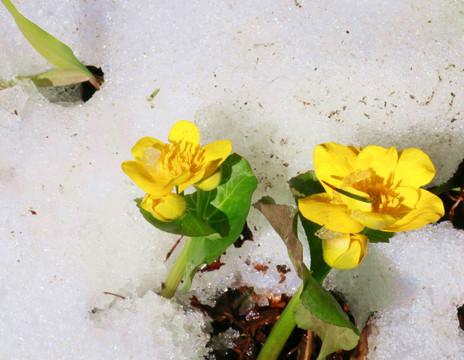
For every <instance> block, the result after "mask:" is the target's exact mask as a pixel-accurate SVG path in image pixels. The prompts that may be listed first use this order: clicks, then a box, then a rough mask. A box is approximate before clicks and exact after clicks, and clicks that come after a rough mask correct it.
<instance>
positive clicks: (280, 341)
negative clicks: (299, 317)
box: [257, 284, 303, 360]
mask: <svg viewBox="0 0 464 360" xmlns="http://www.w3.org/2000/svg"><path fill="white" fill-rule="evenodd" d="M302 291H303V284H301V286H300V287H299V288H298V290H297V291H296V293H295V294H294V295H293V297H292V299H291V300H290V302H289V303H288V304H287V306H286V307H285V309H284V311H283V312H282V314H281V315H280V317H279V320H277V322H276V323H275V325H274V327H273V328H272V330H271V333H270V334H269V336H268V338H267V340H266V342H265V343H264V346H263V347H262V349H261V351H260V352H259V355H258V359H257V360H275V359H277V357H278V356H279V355H280V352H281V351H282V349H283V348H284V346H285V344H286V343H287V340H288V338H289V336H290V334H291V333H292V331H293V329H294V328H295V326H296V322H295V319H294V318H293V308H294V307H295V306H296V305H297V304H299V303H300V295H301V292H302Z"/></svg>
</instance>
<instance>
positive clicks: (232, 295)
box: [190, 286, 464, 360]
mask: <svg viewBox="0 0 464 360" xmlns="http://www.w3.org/2000/svg"><path fill="white" fill-rule="evenodd" d="M335 296H336V299H337V301H338V302H339V303H340V305H341V306H342V308H344V309H346V310H348V309H347V305H346V304H345V303H344V302H342V301H341V296H340V295H335ZM255 297H256V295H255V293H254V291H253V288H250V287H247V286H243V287H240V288H239V289H227V290H226V291H224V292H223V293H221V294H219V295H218V297H217V299H216V304H215V305H214V306H209V305H203V304H201V303H200V302H199V300H198V299H197V298H196V297H195V296H192V297H191V298H190V305H192V306H193V307H195V308H197V309H199V310H200V311H201V312H203V313H204V314H205V315H208V316H209V317H210V318H211V328H212V330H211V332H210V335H211V339H212V340H211V341H210V342H209V343H208V344H207V346H208V347H210V348H211V349H212V350H211V352H210V354H211V355H214V357H215V359H216V360H255V359H256V358H257V356H258V354H259V351H260V350H261V347H262V346H263V345H264V343H265V342H266V339H267V337H268V336H269V333H270V331H271V329H272V327H273V326H274V324H275V323H276V322H277V320H278V319H279V317H280V315H281V313H282V311H283V310H284V308H285V306H286V305H287V303H288V302H289V301H290V299H291V297H289V296H287V295H286V294H282V295H281V297H277V296H272V295H268V296H266V298H267V300H268V305H266V306H258V305H256V304H255V305H251V302H252V300H253V298H255ZM462 309H463V310H462V313H463V314H464V306H463V307H462ZM348 315H349V316H350V317H351V315H350V314H349V312H348ZM230 328H232V329H234V330H236V331H237V332H238V333H239V336H238V337H237V338H236V339H235V340H234V346H233V348H231V349H224V348H218V345H217V342H216V341H214V338H215V337H217V336H218V335H219V334H221V333H223V332H225V331H227V330H228V329H230ZM368 336H369V327H368V326H366V327H365V328H364V329H363V331H362V332H361V338H360V341H359V344H358V346H357V347H356V348H355V349H353V350H351V351H345V350H340V351H337V352H335V353H333V354H330V355H328V356H327V358H326V359H327V360H364V359H365V357H366V354H367V350H368V347H367V338H368ZM321 345H322V343H321V340H320V338H319V337H317V336H316V335H315V334H314V333H313V332H312V331H307V330H302V329H299V328H295V330H294V331H293V332H292V334H291V335H290V337H289V339H288V341H287V343H286V345H285V347H284V349H283V350H282V352H281V354H280V356H279V358H278V359H279V360H315V359H316V358H317V355H318V353H319V350H320V349H321ZM219 346H220V345H219Z"/></svg>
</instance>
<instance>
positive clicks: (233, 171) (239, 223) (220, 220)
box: [183, 154, 258, 290]
mask: <svg viewBox="0 0 464 360" xmlns="http://www.w3.org/2000/svg"><path fill="white" fill-rule="evenodd" d="M221 169H222V180H221V183H220V184H219V186H218V187H217V188H216V189H215V193H214V196H211V197H209V198H208V197H207V196H206V195H205V194H203V195H202V196H204V199H205V201H208V205H207V206H206V207H205V209H204V211H203V214H202V216H203V218H204V219H205V220H206V223H207V224H209V225H210V226H211V227H212V228H214V229H215V230H216V233H215V234H212V235H209V236H200V237H195V238H192V239H191V241H190V245H189V248H188V252H187V261H186V262H187V266H186V269H185V272H184V288H183V289H184V290H187V289H189V288H190V285H191V281H192V279H193V276H194V275H195V273H196V271H197V269H198V267H199V266H200V265H202V264H210V263H212V262H213V261H214V260H215V259H217V257H218V256H219V255H221V254H222V253H223V252H224V251H225V250H226V249H227V248H228V247H229V246H230V245H232V244H233V243H234V242H235V241H236V240H237V238H238V237H239V235H240V233H241V232H242V229H243V226H244V224H245V221H246V218H247V216H248V212H249V211H250V204H251V196H252V195H253V192H254V190H255V189H256V186H257V185H258V181H257V179H256V177H255V175H254V174H253V172H252V170H251V168H250V165H249V164H248V161H246V160H245V159H244V158H242V157H241V156H239V155H237V154H232V155H230V156H229V157H228V158H227V159H226V161H224V163H223V164H222V168H221ZM213 191H214V190H213ZM205 193H206V192H205ZM226 224H227V226H225V225H226Z"/></svg>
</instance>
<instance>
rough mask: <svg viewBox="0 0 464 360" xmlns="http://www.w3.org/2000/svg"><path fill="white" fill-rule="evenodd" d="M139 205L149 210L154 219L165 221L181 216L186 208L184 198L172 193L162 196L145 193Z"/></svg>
mask: <svg viewBox="0 0 464 360" xmlns="http://www.w3.org/2000/svg"><path fill="white" fill-rule="evenodd" d="M140 206H141V207H142V209H144V210H146V211H149V212H150V213H151V214H152V216H153V217H154V218H155V219H158V220H160V221H165V222H169V221H172V220H174V219H177V218H179V217H181V216H182V215H184V213H185V210H186V209H187V205H186V203H185V199H184V198H183V197H182V196H179V195H177V194H173V193H169V194H168V195H166V196H165V197H162V198H154V197H153V196H151V195H149V194H147V195H146V196H145V197H144V199H143V201H142V203H141V204H140Z"/></svg>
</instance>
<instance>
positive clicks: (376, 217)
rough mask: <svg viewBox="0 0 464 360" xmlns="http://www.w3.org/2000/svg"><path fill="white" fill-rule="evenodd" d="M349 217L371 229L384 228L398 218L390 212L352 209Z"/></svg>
mask: <svg viewBox="0 0 464 360" xmlns="http://www.w3.org/2000/svg"><path fill="white" fill-rule="evenodd" d="M351 217H352V218H353V219H354V220H357V221H358V222H359V223H361V224H363V225H364V226H366V227H368V228H369V229H373V230H384V229H385V227H387V226H389V225H391V224H393V223H394V222H395V221H397V220H398V219H397V218H396V217H395V216H393V215H390V214H381V213H375V212H362V211H353V212H352V213H351Z"/></svg>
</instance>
